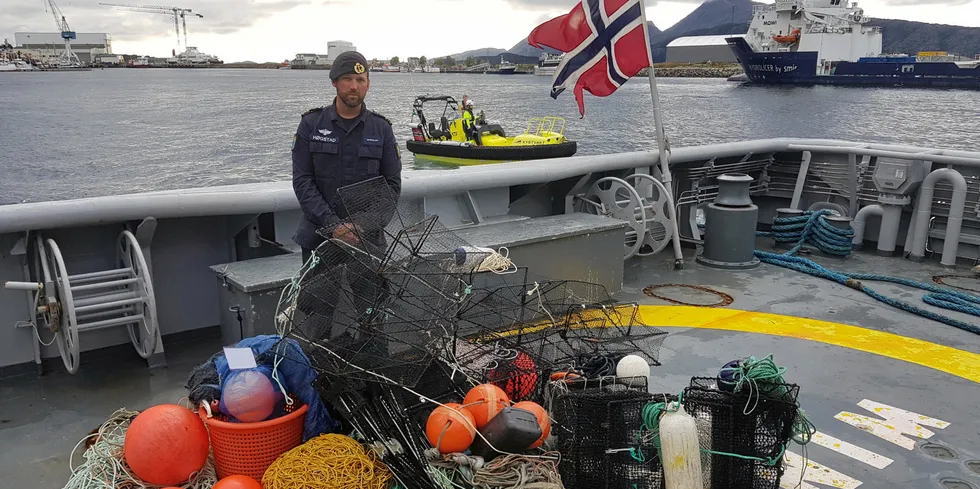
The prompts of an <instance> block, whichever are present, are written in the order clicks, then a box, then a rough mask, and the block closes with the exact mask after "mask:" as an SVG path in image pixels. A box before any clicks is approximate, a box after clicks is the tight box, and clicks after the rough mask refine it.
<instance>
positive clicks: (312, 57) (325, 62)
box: [289, 41, 357, 70]
mask: <svg viewBox="0 0 980 489" xmlns="http://www.w3.org/2000/svg"><path fill="white" fill-rule="evenodd" d="M344 51H357V48H356V47H355V46H354V44H353V43H351V42H348V41H330V42H328V43H327V54H315V53H299V54H297V55H296V57H295V58H293V60H292V61H290V62H289V66H290V68H293V69H313V70H316V69H321V70H328V69H330V68H331V67H333V62H334V60H335V59H337V56H340V53H343V52H344Z"/></svg>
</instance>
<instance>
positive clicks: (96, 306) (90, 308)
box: [75, 294, 143, 314]
mask: <svg viewBox="0 0 980 489" xmlns="http://www.w3.org/2000/svg"><path fill="white" fill-rule="evenodd" d="M133 295H135V294H133ZM140 302H143V298H142V297H139V296H136V297H132V298H129V299H122V300H118V301H112V302H102V303H98V304H91V305H88V306H82V307H76V308H75V314H78V313H80V312H92V311H98V310H102V309H112V308H115V307H120V306H128V305H131V304H139V303H140Z"/></svg>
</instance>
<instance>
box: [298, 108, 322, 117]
mask: <svg viewBox="0 0 980 489" xmlns="http://www.w3.org/2000/svg"><path fill="white" fill-rule="evenodd" d="M321 110H323V107H314V108H312V109H310V110H307V111H306V112H303V115H302V116H300V117H306V116H308V115H310V114H312V113H314V112H320V111H321Z"/></svg>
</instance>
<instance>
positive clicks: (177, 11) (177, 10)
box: [99, 3, 204, 52]
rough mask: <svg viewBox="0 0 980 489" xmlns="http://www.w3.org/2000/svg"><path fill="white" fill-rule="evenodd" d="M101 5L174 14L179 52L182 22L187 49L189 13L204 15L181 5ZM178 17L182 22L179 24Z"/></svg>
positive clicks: (199, 16)
mask: <svg viewBox="0 0 980 489" xmlns="http://www.w3.org/2000/svg"><path fill="white" fill-rule="evenodd" d="M99 5H104V6H106V7H116V8H118V9H119V10H127V11H130V12H144V13H149V14H164V15H172V16H173V18H174V30H175V31H177V52H180V51H181V49H180V24H183V26H184V49H185V50H186V49H187V18H186V16H187V15H191V16H197V17H198V18H201V19H203V18H204V16H203V15H201V14H198V13H194V12H193V11H192V10H191V9H189V8H181V7H169V6H165V5H126V4H119V3H99ZM178 18H179V20H180V24H178Z"/></svg>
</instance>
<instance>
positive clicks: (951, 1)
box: [885, 0, 973, 7]
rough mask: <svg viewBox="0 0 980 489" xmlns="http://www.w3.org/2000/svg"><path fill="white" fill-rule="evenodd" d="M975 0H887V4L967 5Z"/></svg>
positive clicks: (904, 5)
mask: <svg viewBox="0 0 980 489" xmlns="http://www.w3.org/2000/svg"><path fill="white" fill-rule="evenodd" d="M972 2H973V0H885V4H886V5H891V6H893V7H917V6H919V5H950V6H957V5H966V4H968V3H972Z"/></svg>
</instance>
